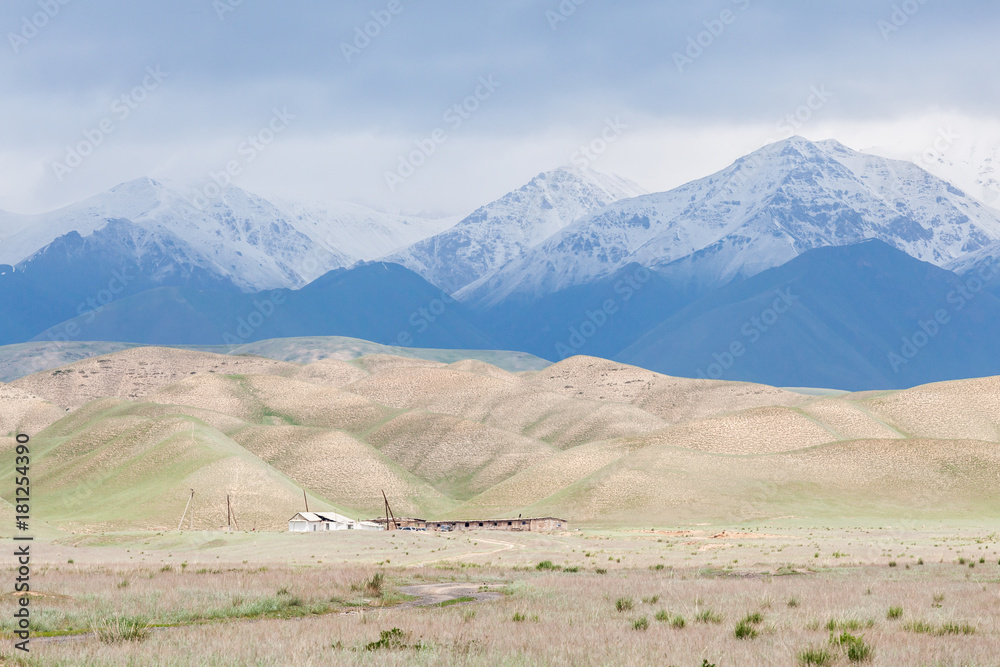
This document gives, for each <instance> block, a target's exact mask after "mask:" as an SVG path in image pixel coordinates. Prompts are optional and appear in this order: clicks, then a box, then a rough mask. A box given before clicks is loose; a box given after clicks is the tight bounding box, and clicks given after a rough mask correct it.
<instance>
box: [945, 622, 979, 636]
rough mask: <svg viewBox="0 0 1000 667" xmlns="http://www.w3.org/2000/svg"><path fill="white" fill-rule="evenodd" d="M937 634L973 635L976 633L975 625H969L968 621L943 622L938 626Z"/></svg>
mask: <svg viewBox="0 0 1000 667" xmlns="http://www.w3.org/2000/svg"><path fill="white" fill-rule="evenodd" d="M937 634H939V635H974V634H976V627H975V626H974V625H969V624H968V623H952V622H950V621H949V622H947V623H943V624H942V625H941V627H940V628H938V631H937Z"/></svg>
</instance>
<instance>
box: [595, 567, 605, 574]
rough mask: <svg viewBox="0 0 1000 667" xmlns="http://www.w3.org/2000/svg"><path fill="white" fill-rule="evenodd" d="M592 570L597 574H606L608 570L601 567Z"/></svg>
mask: <svg viewBox="0 0 1000 667" xmlns="http://www.w3.org/2000/svg"><path fill="white" fill-rule="evenodd" d="M594 572H596V573H597V574H607V573H608V571H607V570H605V569H604V568H603V567H599V568H597V569H596V570H594Z"/></svg>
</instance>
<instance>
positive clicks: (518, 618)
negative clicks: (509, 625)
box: [510, 611, 528, 623]
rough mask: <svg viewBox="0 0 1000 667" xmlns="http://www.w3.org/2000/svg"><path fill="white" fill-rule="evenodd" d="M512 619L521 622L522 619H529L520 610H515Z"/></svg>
mask: <svg viewBox="0 0 1000 667" xmlns="http://www.w3.org/2000/svg"><path fill="white" fill-rule="evenodd" d="M510 620H512V621H514V622H515V623H520V622H521V621H526V620H528V617H527V616H526V615H524V614H522V613H521V612H519V611H515V612H514V615H513V616H512V617H511V619H510Z"/></svg>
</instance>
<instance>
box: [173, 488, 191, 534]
mask: <svg viewBox="0 0 1000 667" xmlns="http://www.w3.org/2000/svg"><path fill="white" fill-rule="evenodd" d="M192 498H194V489H191V495H190V496H188V501H187V504H186V505H185V506H184V513H183V514H181V520H180V521H178V522H177V530H180V529H181V526H183V525H184V517H185V516H187V512H188V507H190V506H191V499H192ZM191 520H192V522H193V521H194V510H191Z"/></svg>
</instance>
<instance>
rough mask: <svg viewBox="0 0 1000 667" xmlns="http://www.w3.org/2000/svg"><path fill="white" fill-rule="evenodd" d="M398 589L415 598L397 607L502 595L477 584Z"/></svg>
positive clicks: (483, 598)
mask: <svg viewBox="0 0 1000 667" xmlns="http://www.w3.org/2000/svg"><path fill="white" fill-rule="evenodd" d="M399 590H400V592H402V593H406V594H407V595H415V596H416V598H417V599H416V600H410V601H408V602H404V603H403V604H401V605H398V606H397V607H396V608H397V609H398V608H400V607H428V606H430V605H435V604H441V603H442V602H448V601H449V600H458V599H460V598H466V597H471V598H475V599H474V600H468V601H466V602H465V603H457V604H466V603H468V604H471V603H472V602H486V601H487V600H496V599H497V598H500V597H503V593H500V592H499V591H484V590H480V585H479V584H419V585H417V586H404V587H402V588H400V589H399Z"/></svg>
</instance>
